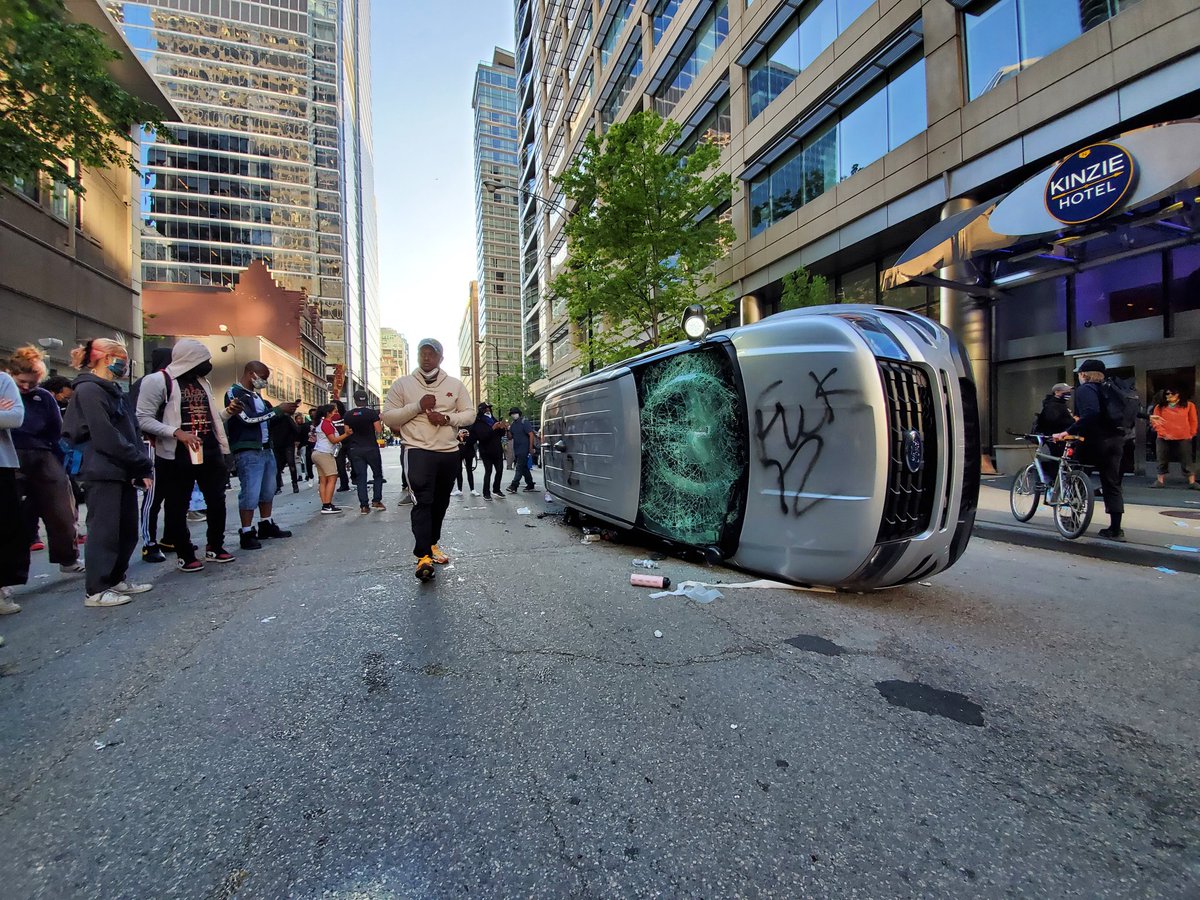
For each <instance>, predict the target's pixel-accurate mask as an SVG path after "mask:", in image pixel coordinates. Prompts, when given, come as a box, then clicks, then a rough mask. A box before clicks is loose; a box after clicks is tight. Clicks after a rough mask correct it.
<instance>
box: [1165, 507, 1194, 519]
mask: <svg viewBox="0 0 1200 900" xmlns="http://www.w3.org/2000/svg"><path fill="white" fill-rule="evenodd" d="M1158 514H1159V515H1160V516H1166V517H1167V518H1168V519H1200V509H1162V510H1159V512H1158Z"/></svg>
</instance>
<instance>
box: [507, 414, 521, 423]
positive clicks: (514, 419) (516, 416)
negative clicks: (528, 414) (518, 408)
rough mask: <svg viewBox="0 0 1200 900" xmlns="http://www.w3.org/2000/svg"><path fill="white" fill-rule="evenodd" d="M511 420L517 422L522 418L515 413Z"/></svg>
mask: <svg viewBox="0 0 1200 900" xmlns="http://www.w3.org/2000/svg"><path fill="white" fill-rule="evenodd" d="M509 418H510V419H512V420H513V421H514V422H515V421H517V419H519V418H521V417H520V416H518V415H517V414H516V413H513V414H512V415H511V416H509Z"/></svg>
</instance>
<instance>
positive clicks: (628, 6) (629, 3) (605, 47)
mask: <svg viewBox="0 0 1200 900" xmlns="http://www.w3.org/2000/svg"><path fill="white" fill-rule="evenodd" d="M614 2H616V3H618V4H620V8H619V9H618V10H617V12H616V14H615V15H614V16H613V17H612V21H610V22H609V23H608V30H607V31H605V32H604V39H603V40H602V41H601V42H600V65H601V66H607V65H608V59H609V57H610V56H612V54H613V50H615V49H616V47H617V40H618V39H619V38H620V37H621V30H622V29H623V28H624V27H625V23H626V22H628V21H629V14H630V13H632V12H633V0H624V2H622V0H614Z"/></svg>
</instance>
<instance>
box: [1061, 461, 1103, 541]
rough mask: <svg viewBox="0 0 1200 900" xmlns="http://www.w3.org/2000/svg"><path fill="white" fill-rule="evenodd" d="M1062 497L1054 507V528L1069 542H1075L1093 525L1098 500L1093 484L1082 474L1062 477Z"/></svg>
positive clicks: (1076, 473) (1072, 473) (1077, 473)
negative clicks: (1093, 491)
mask: <svg viewBox="0 0 1200 900" xmlns="http://www.w3.org/2000/svg"><path fill="white" fill-rule="evenodd" d="M1061 483H1062V496H1061V497H1059V503H1058V506H1056V507H1054V527H1055V528H1057V529H1058V533H1059V534H1061V535H1062V536H1063V537H1065V538H1067V539H1068V540H1072V541H1073V540H1075V538H1077V537H1079V536H1080V535H1081V534H1083V533H1084V532H1085V531H1087V527H1088V525H1090V524H1091V523H1092V511H1093V510H1094V509H1095V508H1096V498H1095V496H1093V494H1092V483H1091V482H1090V481H1089V480H1088V477H1087V476H1086V475H1085V474H1083V473H1082V472H1070V473H1069V474H1067V475H1064V476H1063V477H1062V481H1061Z"/></svg>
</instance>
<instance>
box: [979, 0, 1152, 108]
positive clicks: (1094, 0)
mask: <svg viewBox="0 0 1200 900" xmlns="http://www.w3.org/2000/svg"><path fill="white" fill-rule="evenodd" d="M1135 2H1138V0H991V2H984V3H976V4H975V5H974V6H971V7H969V9H968V12H967V13H966V14H965V15H964V17H963V19H964V22H963V25H964V31H965V36H966V42H967V90H968V94H969V96H970V98H971V99H972V100H974V99H975V98H976V97H978V96H979V95H980V94H983V93H985V92H987V91H990V90H991V89H992V88H994V87H996V85H998V84H1001V83H1003V82H1004V81H1007V80H1008V79H1009V78H1012V77H1013V76H1014V75H1016V74H1017V73H1018V72H1020V71H1021V70H1022V69H1026V68H1028V67H1029V66H1031V65H1033V64H1034V63H1035V62H1037V61H1038V60H1039V59H1041V58H1042V57H1044V56H1048V55H1049V54H1051V53H1053V52H1054V51H1055V50H1057V49H1058V48H1059V47H1062V46H1063V45H1064V44H1068V43H1070V42H1071V41H1073V40H1075V38H1077V37H1079V36H1080V35H1081V34H1083V33H1084V32H1085V31H1088V30H1090V29H1092V28H1095V27H1096V26H1097V25H1099V24H1100V23H1101V22H1107V21H1108V20H1109V19H1111V18H1112V17H1113V16H1115V15H1116V14H1117V13H1119V12H1120V11H1121V10H1123V9H1126V8H1128V7H1130V6H1132V5H1133V4H1134V3H1135ZM1151 2H1153V0H1151Z"/></svg>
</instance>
